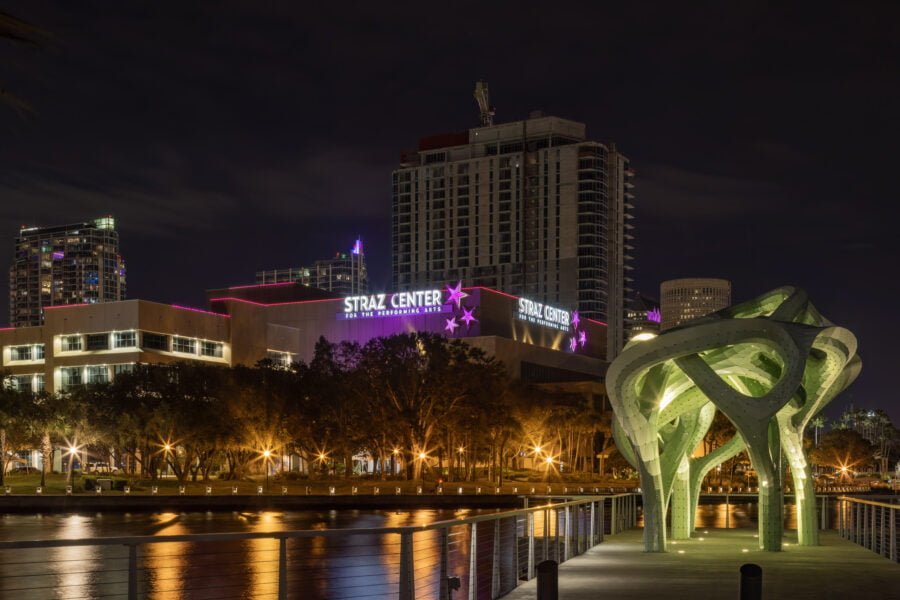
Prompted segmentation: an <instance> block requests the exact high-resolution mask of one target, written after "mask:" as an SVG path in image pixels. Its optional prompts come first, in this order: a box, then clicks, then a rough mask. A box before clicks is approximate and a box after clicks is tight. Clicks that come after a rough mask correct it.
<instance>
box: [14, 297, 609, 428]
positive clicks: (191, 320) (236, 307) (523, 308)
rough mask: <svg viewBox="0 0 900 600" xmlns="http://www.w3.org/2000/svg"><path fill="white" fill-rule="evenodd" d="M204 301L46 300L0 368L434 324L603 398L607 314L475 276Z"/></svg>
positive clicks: (195, 353)
mask: <svg viewBox="0 0 900 600" xmlns="http://www.w3.org/2000/svg"><path fill="white" fill-rule="evenodd" d="M207 294H208V300H209V306H208V310H198V309H194V308H188V307H182V306H173V305H168V304H159V303H155V302H148V301H145V300H124V301H120V302H107V303H101V304H83V305H69V306H60V307H53V308H51V309H48V310H46V312H45V322H44V325H41V326H36V327H21V328H10V329H4V330H0V347H2V369H3V371H5V372H6V373H7V375H8V379H7V381H8V383H9V384H10V385H13V386H14V387H16V388H18V389H21V390H23V391H32V392H39V391H47V392H57V391H65V390H67V389H70V388H71V387H73V386H79V385H84V384H90V383H102V382H106V381H110V380H112V379H113V378H114V377H115V376H116V375H117V374H118V373H121V372H124V371H128V370H130V368H132V366H133V365H134V364H139V363H171V362H175V361H184V360H190V361H203V362H206V363H209V364H218V365H223V366H233V365H239V364H240V365H254V364H256V363H257V362H258V361H260V360H262V359H266V358H268V359H270V360H272V361H273V362H274V363H276V364H277V365H279V366H288V365H290V364H291V363H292V362H295V361H299V360H302V361H309V360H310V359H311V358H312V355H313V351H314V348H315V345H316V342H317V341H318V340H319V338H320V337H324V338H326V339H327V340H329V341H332V342H340V341H344V340H349V341H356V342H359V343H361V344H364V343H366V342H367V341H368V340H370V339H372V338H375V337H379V336H390V335H393V334H398V333H414V332H431V333H436V334H440V335H444V336H446V337H448V338H451V339H457V338H458V339H462V340H464V341H465V342H466V343H468V344H471V345H473V346H475V347H478V348H481V349H483V350H484V351H485V352H487V353H488V354H489V355H491V356H495V357H497V358H498V359H499V360H500V361H501V362H502V363H503V364H504V365H505V366H506V369H507V372H508V373H509V375H510V377H512V378H515V379H521V380H523V381H527V382H532V383H540V384H553V385H559V386H560V387H561V389H566V390H568V391H573V392H578V393H580V394H586V395H590V396H591V398H592V399H593V402H594V404H595V406H596V408H597V409H598V410H604V409H605V408H606V397H605V390H604V389H603V386H602V381H603V376H604V375H605V373H606V367H607V363H606V361H605V349H606V325H605V324H604V323H601V322H599V321H594V320H591V319H586V318H581V317H579V315H578V313H577V312H574V311H569V310H566V309H563V308H559V307H554V306H548V305H543V304H541V303H538V302H533V301H531V300H528V299H526V298H518V297H516V296H511V295H509V294H505V293H502V292H498V291H496V290H492V289H489V288H484V287H472V288H463V287H462V285H461V284H459V283H457V284H456V285H445V286H443V288H433V289H425V290H418V291H412V292H397V293H384V294H369V295H366V296H352V297H346V298H344V297H335V296H334V295H333V294H331V293H329V292H323V291H321V290H316V289H313V288H308V287H305V286H303V285H300V284H297V283H278V284H264V285H252V286H237V287H230V288H223V289H218V290H210V291H209V292H208V293H207Z"/></svg>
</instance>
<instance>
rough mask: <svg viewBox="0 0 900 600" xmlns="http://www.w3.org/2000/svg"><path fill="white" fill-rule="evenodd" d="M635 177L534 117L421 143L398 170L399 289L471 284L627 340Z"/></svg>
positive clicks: (555, 123)
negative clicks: (602, 326)
mask: <svg viewBox="0 0 900 600" xmlns="http://www.w3.org/2000/svg"><path fill="white" fill-rule="evenodd" d="M633 179H634V173H633V171H632V170H631V166H630V163H629V161H628V159H627V158H626V157H625V156H624V155H622V154H621V153H620V152H619V151H618V150H617V148H616V147H615V145H614V144H604V143H600V142H596V141H590V140H588V139H587V136H586V132H585V125H584V124H583V123H577V122H575V121H570V120H566V119H561V118H558V117H545V116H542V115H538V114H534V115H532V116H531V117H530V118H528V119H526V120H523V121H516V122H511V123H504V124H499V125H489V126H484V127H478V128H474V129H470V130H469V131H467V132H464V133H461V134H451V135H442V136H433V137H430V138H424V139H422V140H420V142H419V147H418V151H416V152H412V153H408V154H405V155H404V156H403V157H402V159H401V163H400V166H399V168H398V169H396V170H395V171H394V173H393V198H392V212H393V214H392V259H393V261H392V262H393V265H392V269H393V271H392V278H393V286H394V289H397V290H409V289H416V288H420V287H427V286H429V285H432V284H433V283H435V282H442V281H447V280H453V281H456V280H460V279H461V280H463V281H464V282H466V284H467V285H472V286H483V287H489V288H493V289H498V290H502V291H504V292H508V293H511V294H515V295H520V296H523V297H527V298H532V299H534V300H536V301H539V302H542V303H545V304H554V305H559V306H570V307H573V308H574V309H576V310H577V311H578V313H579V314H581V315H583V316H584V317H587V318H590V319H595V320H598V321H602V322H605V323H608V324H609V331H608V344H609V346H608V348H607V355H608V356H609V357H610V359H611V358H612V357H614V356H615V354H617V353H618V351H619V349H621V348H622V346H623V345H624V341H625V331H624V324H623V318H624V310H625V298H626V294H627V293H628V291H630V290H628V285H629V283H630V277H629V275H628V272H629V271H630V270H631V266H630V265H629V261H630V258H631V257H630V256H629V254H628V253H629V251H630V250H632V249H633V247H632V240H633V235H632V229H633V225H632V223H631V220H632V218H633V211H632V209H633V205H632V200H633V198H634V195H633V187H634V184H633Z"/></svg>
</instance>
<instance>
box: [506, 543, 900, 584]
mask: <svg viewBox="0 0 900 600" xmlns="http://www.w3.org/2000/svg"><path fill="white" fill-rule="evenodd" d="M641 533H642V532H641V530H640V529H635V530H632V531H628V532H625V533H622V534H619V535H616V536H607V538H606V541H605V542H604V543H602V544H600V545H599V546H597V547H595V548H593V549H592V550H590V551H589V552H588V553H587V554H585V555H583V556H579V557H576V558H574V559H572V560H570V561H569V562H566V563H564V564H562V565H561V566H560V569H559V597H560V599H561V600H582V599H591V600H606V599H609V600H626V599H627V600H631V599H634V600H637V599H640V600H655V599H657V598H658V599H665V600H676V599H679V598H691V599H700V598H703V599H706V598H710V599H713V598H727V599H728V600H735V599H736V598H738V582H739V577H740V576H739V572H738V570H739V569H740V566H741V565H742V564H744V563H748V562H749V563H756V564H758V565H760V566H761V567H762V569H763V598H767V599H772V600H774V599H776V598H778V599H787V600H806V599H816V600H820V599H823V598H826V599H827V598H834V599H836V600H838V599H839V600H853V599H856V598H859V599H866V600H870V599H875V598H878V599H880V598H885V599H887V598H891V599H894V600H900V564H897V563H892V562H891V561H889V560H888V559H886V558H883V557H880V556H878V555H877V554H875V553H873V552H870V551H868V550H865V549H863V548H862V547H860V546H857V545H856V544H853V543H851V542H848V541H846V540H843V539H841V538H840V537H838V535H837V533H834V532H825V533H823V534H822V536H821V545H820V546H816V547H801V546H797V545H796V533H795V532H788V533H787V535H786V536H785V541H786V542H787V544H786V545H785V548H784V552H780V553H772V552H761V551H759V550H757V549H756V547H757V541H758V540H757V539H756V536H755V533H756V530H755V529H754V530H751V529H709V530H705V531H702V532H699V533H697V534H695V537H694V539H692V540H690V541H682V542H675V543H674V545H672V546H671V547H670V551H669V552H668V553H665V554H661V553H660V554H656V553H653V554H649V553H645V552H644V551H643V546H642V544H641ZM745 549H746V552H745V551H744V550H745ZM535 585H536V580H532V581H530V582H528V583H526V584H523V585H522V586H520V587H519V588H517V589H516V590H515V591H513V592H512V593H511V594H509V595H507V596H505V597H504V599H507V598H509V599H511V600H522V599H525V598H534V597H535V595H536V592H535Z"/></svg>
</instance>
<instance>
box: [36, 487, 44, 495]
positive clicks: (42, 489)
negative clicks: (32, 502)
mask: <svg viewBox="0 0 900 600" xmlns="http://www.w3.org/2000/svg"><path fill="white" fill-rule="evenodd" d="M34 493H35V494H38V495H40V494H43V493H44V488H42V487H38V488H36V489H35V490H34Z"/></svg>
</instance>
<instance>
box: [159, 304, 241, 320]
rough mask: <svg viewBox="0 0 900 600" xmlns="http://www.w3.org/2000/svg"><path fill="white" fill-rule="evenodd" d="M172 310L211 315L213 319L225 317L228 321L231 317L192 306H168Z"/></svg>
mask: <svg viewBox="0 0 900 600" xmlns="http://www.w3.org/2000/svg"><path fill="white" fill-rule="evenodd" d="M169 306H171V307H172V308H177V309H178V310H189V311H191V312H196V313H202V314H204V315H213V316H215V317H225V318H226V319H230V318H231V315H226V314H225V313H217V312H212V311H211V310H203V309H202V308H194V307H193V306H181V305H180V304H170V305H169Z"/></svg>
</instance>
